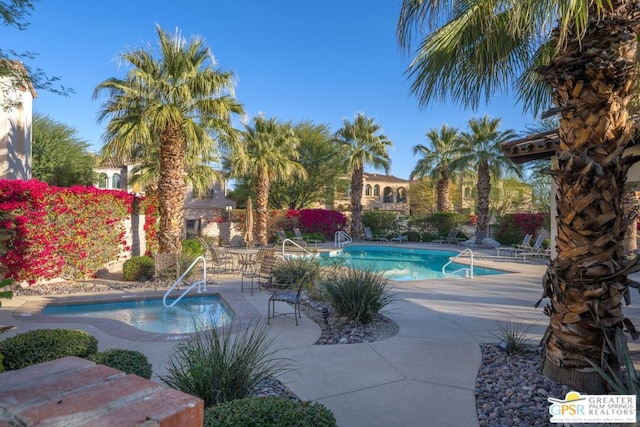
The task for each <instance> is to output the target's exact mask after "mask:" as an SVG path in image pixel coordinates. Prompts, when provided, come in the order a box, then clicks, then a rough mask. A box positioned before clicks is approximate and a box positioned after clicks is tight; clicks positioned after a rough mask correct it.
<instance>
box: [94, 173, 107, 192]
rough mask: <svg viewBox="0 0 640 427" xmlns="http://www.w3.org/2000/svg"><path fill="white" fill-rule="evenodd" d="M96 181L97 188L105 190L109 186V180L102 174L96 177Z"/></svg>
mask: <svg viewBox="0 0 640 427" xmlns="http://www.w3.org/2000/svg"><path fill="white" fill-rule="evenodd" d="M96 180H97V182H96V185H97V186H98V188H107V186H108V185H109V178H108V177H107V174H106V173H104V172H101V173H99V174H98V176H97V177H96Z"/></svg>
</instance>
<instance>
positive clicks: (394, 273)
mask: <svg viewBox="0 0 640 427" xmlns="http://www.w3.org/2000/svg"><path fill="white" fill-rule="evenodd" d="M457 254H458V252H453V251H439V250H427V249H413V248H398V247H380V246H347V247H344V248H342V249H341V250H339V251H333V252H331V253H325V254H322V256H320V263H321V264H322V265H331V264H334V263H337V264H344V265H346V266H350V267H353V268H356V269H361V270H364V269H368V268H373V269H375V270H377V271H379V272H381V273H382V275H383V276H384V277H386V278H387V279H391V280H397V281H399V282H403V281H408V280H423V279H442V278H445V277H446V276H445V275H444V274H442V267H443V266H444V265H445V264H446V263H447V262H449V259H450V258H451V257H453V256H456V255H457ZM463 267H468V266H467V265H464V264H457V263H452V264H451V265H449V266H448V267H447V272H453V271H455V270H457V269H459V268H463ZM503 273H505V271H502V270H496V269H492V268H483V267H476V266H474V267H473V275H474V276H479V275H486V274H503ZM449 277H451V276H449Z"/></svg>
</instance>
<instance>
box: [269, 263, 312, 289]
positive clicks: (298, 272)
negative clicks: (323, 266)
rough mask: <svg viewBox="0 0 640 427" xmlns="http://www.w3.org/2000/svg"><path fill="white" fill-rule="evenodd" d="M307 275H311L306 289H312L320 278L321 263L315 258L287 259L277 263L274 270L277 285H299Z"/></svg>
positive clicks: (308, 277)
mask: <svg viewBox="0 0 640 427" xmlns="http://www.w3.org/2000/svg"><path fill="white" fill-rule="evenodd" d="M306 273H309V276H307V280H306V283H305V288H308V289H310V288H311V286H312V285H313V282H315V281H316V280H317V279H318V277H320V263H319V262H318V260H317V259H315V258H287V259H285V260H283V261H282V262H279V263H277V264H276V265H275V266H274V268H273V277H274V280H275V282H276V283H291V284H295V283H298V282H299V281H300V280H301V279H302V278H303V277H304V275H305V274H306Z"/></svg>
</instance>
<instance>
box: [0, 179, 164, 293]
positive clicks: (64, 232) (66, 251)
mask: <svg viewBox="0 0 640 427" xmlns="http://www.w3.org/2000/svg"><path fill="white" fill-rule="evenodd" d="M142 202H143V200H142V199H139V198H137V197H136V196H135V195H133V194H129V193H127V192H125V191H120V190H100V189H97V188H94V187H82V186H74V187H70V188H59V187H53V186H49V185H48V184H46V183H43V182H39V181H37V180H30V181H14V180H0V207H1V208H2V210H1V211H0V228H9V229H13V230H15V231H16V232H17V236H16V238H15V239H14V240H13V242H12V244H11V246H10V248H9V251H8V252H7V254H6V255H4V256H2V257H0V262H2V263H4V264H6V265H7V267H8V268H9V276H10V277H11V278H13V279H16V280H19V281H20V280H26V281H28V282H30V283H33V282H35V281H37V280H41V279H50V278H55V277H59V276H60V275H61V274H62V273H63V272H64V273H67V274H71V275H73V276H75V277H78V278H80V277H86V276H89V275H93V274H94V273H95V272H96V271H97V270H98V269H100V268H102V267H103V266H104V264H105V263H106V262H108V261H111V260H114V259H116V258H117V257H118V255H119V254H120V253H121V251H123V250H125V249H126V246H127V242H125V240H124V237H125V229H124V221H123V220H124V219H125V218H129V217H130V215H131V214H132V212H133V207H134V205H137V204H138V203H142ZM149 205H150V204H149ZM145 209H146V210H150V209H149V208H148V206H145ZM146 219H147V221H149V220H151V221H152V224H154V222H155V216H154V215H153V214H151V215H149V216H147V217H146ZM149 228H150V229H153V226H150V227H149ZM146 229H147V224H145V230H146Z"/></svg>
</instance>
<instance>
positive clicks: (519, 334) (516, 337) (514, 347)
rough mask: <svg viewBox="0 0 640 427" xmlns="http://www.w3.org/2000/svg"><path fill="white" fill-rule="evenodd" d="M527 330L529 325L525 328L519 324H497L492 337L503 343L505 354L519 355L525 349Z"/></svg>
mask: <svg viewBox="0 0 640 427" xmlns="http://www.w3.org/2000/svg"><path fill="white" fill-rule="evenodd" d="M529 329H531V325H529V326H526V327H525V326H524V325H523V324H522V323H521V322H515V321H514V322H505V323H502V324H501V323H499V324H498V332H496V333H494V334H493V335H494V336H495V337H496V338H498V339H499V340H500V341H502V342H503V343H504V345H505V346H506V348H505V350H506V351H507V353H509V354H514V353H521V352H522V351H523V350H524V349H525V348H526V344H527V332H529Z"/></svg>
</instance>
